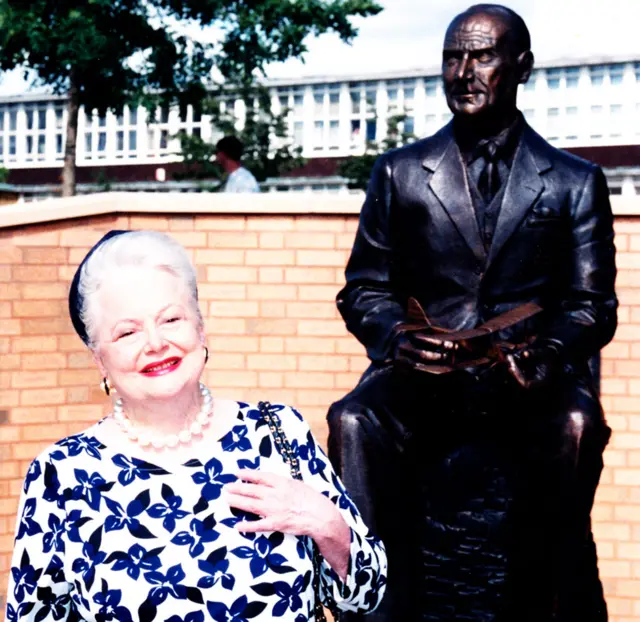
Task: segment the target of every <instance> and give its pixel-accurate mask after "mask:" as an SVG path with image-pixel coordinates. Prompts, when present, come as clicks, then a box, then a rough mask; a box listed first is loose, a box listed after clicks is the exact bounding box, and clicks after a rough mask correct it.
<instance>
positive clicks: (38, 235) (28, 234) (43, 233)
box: [13, 227, 60, 246]
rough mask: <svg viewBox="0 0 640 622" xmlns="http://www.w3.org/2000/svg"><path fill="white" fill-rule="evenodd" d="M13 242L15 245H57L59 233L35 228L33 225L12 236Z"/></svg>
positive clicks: (58, 243)
mask: <svg viewBox="0 0 640 622" xmlns="http://www.w3.org/2000/svg"><path fill="white" fill-rule="evenodd" d="M13 243H14V244H15V245H16V246H59V245H60V234H59V233H58V232H57V231H51V230H49V231H47V230H37V229H36V228H35V227H30V228H26V229H24V230H22V231H21V232H20V234H19V235H16V236H14V238H13Z"/></svg>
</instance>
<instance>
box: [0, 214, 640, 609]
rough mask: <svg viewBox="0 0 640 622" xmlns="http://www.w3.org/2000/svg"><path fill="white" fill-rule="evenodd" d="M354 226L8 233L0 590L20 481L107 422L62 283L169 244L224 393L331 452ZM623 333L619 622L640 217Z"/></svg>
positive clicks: (639, 517)
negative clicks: (266, 403)
mask: <svg viewBox="0 0 640 622" xmlns="http://www.w3.org/2000/svg"><path fill="white" fill-rule="evenodd" d="M356 222H357V221H356V217H355V215H346V216H345V215H343V216H340V215H333V216H304V215H290V216H260V215H236V216H233V215H227V216H225V215H214V214H193V215H175V214H167V215H166V216H145V215H126V214H125V215H119V216H112V215H108V216H93V217H90V218H78V219H74V220H64V221H58V222H55V223H51V224H42V225H38V224H37V225H25V226H21V227H13V228H5V229H0V595H1V594H3V593H4V591H5V589H6V581H7V573H8V569H9V562H10V554H11V549H12V542H13V529H14V523H15V512H16V507H17V500H18V495H19V492H20V488H21V485H22V478H23V476H24V473H25V471H26V469H27V466H28V464H29V462H30V461H31V459H32V458H33V457H34V456H35V455H36V454H37V453H38V452H39V451H41V450H42V449H43V448H45V447H46V446H47V445H48V444H50V443H51V442H52V441H55V440H57V439H59V438H60V437H62V436H64V435H66V434H70V433H74V432H77V431H79V430H81V429H83V428H84V427H86V426H88V425H89V424H90V423H92V422H94V421H95V420H96V419H97V418H98V417H100V416H101V415H102V414H103V413H106V412H107V406H108V404H107V402H106V398H105V396H104V395H103V394H102V393H101V391H100V390H99V388H98V382H99V376H98V373H97V371H96V370H95V369H94V367H93V365H92V362H91V359H90V356H89V355H88V353H87V351H86V350H85V349H84V346H83V345H82V343H81V342H80V340H79V339H78V338H77V336H76V335H75V333H73V331H72V329H71V324H70V321H69V319H68V316H67V311H66V295H67V288H68V283H69V281H70V279H71V277H72V275H73V272H74V270H75V267H76V265H77V264H78V263H79V261H80V260H81V259H82V257H83V256H84V254H85V253H86V251H87V250H88V248H89V247H90V246H91V245H92V244H93V243H94V242H95V241H96V240H97V239H98V238H99V237H100V236H101V235H102V234H103V232H104V231H105V230H108V229H112V228H133V229H138V228H151V229H157V230H162V231H167V232H169V233H171V234H172V235H174V236H175V237H176V238H177V239H178V240H179V241H180V242H182V243H183V244H184V245H185V246H186V247H187V248H188V249H189V251H190V253H191V255H192V258H193V260H194V262H195V263H196V265H197V266H198V275H199V283H200V297H201V302H202V311H203V314H204V316H205V318H206V327H207V334H208V343H209V348H210V351H211V358H210V361H209V364H208V366H207V372H206V375H207V377H206V381H207V383H208V384H209V386H210V387H211V388H212V390H213V392H214V394H215V395H218V396H220V397H233V398H236V399H246V400H257V399H259V398H260V399H265V398H266V399H269V400H272V401H275V400H281V401H285V402H288V403H291V404H295V405H296V406H297V407H299V408H300V410H301V411H302V412H303V414H304V415H305V416H306V417H307V419H309V421H310V423H311V425H312V427H313V429H314V431H315V433H316V435H317V436H318V437H319V438H320V440H321V441H323V442H324V441H325V439H326V425H325V421H324V417H325V414H326V411H327V407H328V406H329V404H330V403H331V402H332V401H333V400H335V399H337V398H339V397H342V396H343V395H344V394H345V393H346V392H347V391H348V390H349V389H351V388H352V387H353V386H354V384H355V383H356V381H357V379H358V378H359V376H360V373H361V372H362V371H363V370H364V368H365V367H366V364H367V363H366V359H365V357H364V355H363V350H362V348H361V346H360V345H359V344H358V343H357V342H356V341H355V339H354V338H352V337H351V336H349V335H348V334H347V332H346V330H345V328H344V325H343V323H342V321H341V320H340V319H339V316H338V314H337V312H336V309H335V305H334V302H333V300H334V297H335V294H336V292H337V291H338V289H339V287H340V286H341V284H342V283H343V268H344V265H345V262H346V259H347V256H348V251H349V249H350V247H351V243H352V241H353V234H354V231H355V226H356ZM616 228H617V245H618V249H619V251H620V252H619V255H618V265H619V268H620V276H619V280H618V290H619V295H620V299H621V305H622V306H621V309H620V328H619V329H618V333H617V335H616V339H615V341H614V342H613V343H612V344H611V345H610V346H608V347H607V348H606V350H605V351H604V354H603V402H604V406H605V409H606V411H607V416H608V419H609V422H610V424H611V426H612V427H613V429H614V436H613V439H612V442H611V444H610V446H609V448H608V449H607V453H606V464H607V468H606V470H605V472H604V474H603V479H602V485H601V487H600V489H599V492H598V498H597V505H596V507H595V510H594V518H595V532H596V537H597V542H598V549H599V553H600V558H601V563H600V567H601V573H602V576H603V580H604V583H605V588H606V592H607V597H608V602H609V607H610V611H611V614H612V615H611V619H612V621H613V622H630V621H631V620H635V621H638V620H640V218H634V217H624V218H622V217H621V218H618V219H617V223H616Z"/></svg>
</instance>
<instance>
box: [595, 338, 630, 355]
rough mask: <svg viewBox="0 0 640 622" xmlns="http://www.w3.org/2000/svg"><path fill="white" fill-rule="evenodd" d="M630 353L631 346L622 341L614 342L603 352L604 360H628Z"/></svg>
mask: <svg viewBox="0 0 640 622" xmlns="http://www.w3.org/2000/svg"><path fill="white" fill-rule="evenodd" d="M630 353H631V347H630V344H628V343H623V342H620V341H612V342H611V343H610V344H608V345H607V346H605V347H604V349H603V350H602V356H603V358H607V359H628V358H629V355H630Z"/></svg>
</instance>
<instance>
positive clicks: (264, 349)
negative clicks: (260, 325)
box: [260, 337, 284, 368]
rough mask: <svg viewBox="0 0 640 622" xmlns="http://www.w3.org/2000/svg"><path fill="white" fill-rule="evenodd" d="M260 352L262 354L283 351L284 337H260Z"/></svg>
mask: <svg viewBox="0 0 640 622" xmlns="http://www.w3.org/2000/svg"><path fill="white" fill-rule="evenodd" d="M260 352H261V353H262V354H266V353H283V352H284V337H260ZM267 368H268V366H267Z"/></svg>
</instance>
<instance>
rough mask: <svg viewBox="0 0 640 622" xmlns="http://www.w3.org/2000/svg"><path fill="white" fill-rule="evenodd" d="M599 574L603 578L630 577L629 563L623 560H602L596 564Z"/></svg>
mask: <svg viewBox="0 0 640 622" xmlns="http://www.w3.org/2000/svg"><path fill="white" fill-rule="evenodd" d="M598 569H599V570H600V576H601V577H604V578H615V579H619V578H624V579H628V578H631V564H630V563H629V562H625V561H618V560H616V561H613V560H602V561H600V563H599V564H598Z"/></svg>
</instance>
